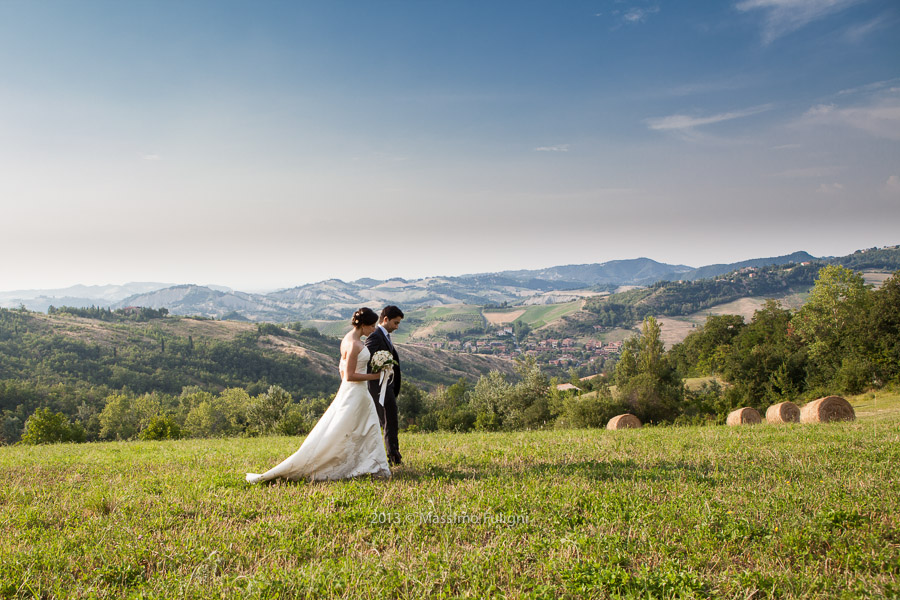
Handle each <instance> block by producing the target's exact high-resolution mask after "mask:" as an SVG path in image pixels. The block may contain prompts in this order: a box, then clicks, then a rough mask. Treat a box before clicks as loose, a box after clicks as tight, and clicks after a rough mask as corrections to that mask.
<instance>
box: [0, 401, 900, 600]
mask: <svg viewBox="0 0 900 600" xmlns="http://www.w3.org/2000/svg"><path fill="white" fill-rule="evenodd" d="M871 400H872V399H871V398H868V397H860V398H858V399H856V401H857V402H858V403H859V404H860V405H862V404H864V403H867V402H870V401H871ZM866 406H868V404H867V405H866ZM898 406H900V400H898V398H897V397H896V394H894V395H893V396H883V397H879V398H878V408H879V412H878V413H877V415H876V414H875V413H874V412H872V411H871V410H870V409H869V408H867V409H866V410H865V411H863V410H860V413H861V416H860V419H859V420H857V421H856V422H853V423H849V424H830V425H816V426H800V425H789V426H768V425H761V426H753V427H744V428H727V427H686V428H648V429H643V430H631V431H618V432H610V431H605V430H577V431H547V432H523V433H495V434H457V435H454V434H409V435H401V439H400V442H401V446H402V448H403V452H404V456H405V459H406V464H405V465H404V466H402V467H400V468H398V469H396V471H395V473H394V477H393V478H392V479H390V480H387V481H381V480H370V479H358V480H352V481H343V482H332V483H318V484H309V483H276V484H272V485H263V486H258V487H250V486H247V485H246V484H245V483H244V481H243V476H244V472H245V471H257V472H258V471H260V470H262V469H265V468H267V467H269V466H272V465H273V464H275V463H276V462H278V461H280V460H281V459H282V458H284V457H285V456H287V455H288V454H290V453H291V452H293V451H294V450H295V449H296V447H297V446H298V444H299V443H300V441H301V440H300V439H299V438H287V437H276V438H264V439H259V438H258V439H224V440H192V441H179V442H152V443H151V442H130V443H105V444H84V445H55V446H45V447H39V448H29V447H7V448H2V449H0V477H2V481H3V484H2V487H0V536H2V543H0V597H4V598H55V597H82V598H87V597H92V598H94V597H96V598H125V597H135V598H138V597H141V598H176V597H177V598H219V597H249V598H295V597H310V598H313V597H315V598H320V597H321V598H421V597H433V598H484V597H504V598H695V597H696V598H706V597H710V598H713V597H714V598H741V599H745V598H838V597H848V598H852V597H897V595H898V594H900V583H898V577H900V475H898V471H897V464H898V462H900V443H898V442H900V412H898V411H897V410H896V408H897V407H898ZM860 408H862V406H860ZM863 413H865V414H863ZM876 418H877V427H876V426H875V425H876Z"/></svg>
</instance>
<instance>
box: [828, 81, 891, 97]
mask: <svg viewBox="0 0 900 600" xmlns="http://www.w3.org/2000/svg"><path fill="white" fill-rule="evenodd" d="M897 84H900V78H894V79H885V80H884V81H876V82H874V83H867V84H866V85H860V86H857V87H853V88H848V89H846V90H841V91H839V92H838V93H837V96H849V95H855V94H870V93H872V92H880V91H881V90H884V89H889V88H891V87H893V86H896V85H897Z"/></svg>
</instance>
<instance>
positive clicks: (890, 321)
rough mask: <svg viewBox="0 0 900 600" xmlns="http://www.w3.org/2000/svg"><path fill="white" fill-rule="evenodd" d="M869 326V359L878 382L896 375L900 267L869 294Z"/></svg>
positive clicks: (898, 364) (899, 359) (899, 343)
mask: <svg viewBox="0 0 900 600" xmlns="http://www.w3.org/2000/svg"><path fill="white" fill-rule="evenodd" d="M869 328H870V331H871V334H872V335H873V336H874V338H875V340H876V342H875V344H874V348H873V355H872V362H873V363H874V368H875V376H876V377H877V378H878V379H879V380H880V381H882V382H888V381H891V380H896V379H897V378H898V377H900V271H896V272H895V273H894V274H893V276H891V277H889V278H888V279H887V280H886V281H885V282H884V284H883V285H882V286H881V288H880V289H878V290H876V291H875V292H873V294H872V318H871V319H870V320H869Z"/></svg>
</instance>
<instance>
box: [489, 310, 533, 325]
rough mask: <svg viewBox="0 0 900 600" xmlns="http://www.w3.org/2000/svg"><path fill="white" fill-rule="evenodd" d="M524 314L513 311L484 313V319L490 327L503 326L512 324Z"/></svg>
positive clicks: (521, 311)
mask: <svg viewBox="0 0 900 600" xmlns="http://www.w3.org/2000/svg"><path fill="white" fill-rule="evenodd" d="M524 314H525V310H524V309H523V310H514V311H512V312H486V313H484V318H485V319H487V322H488V323H490V324H491V325H503V324H504V323H512V322H513V321H515V320H516V319H518V318H519V317H521V316H522V315H524Z"/></svg>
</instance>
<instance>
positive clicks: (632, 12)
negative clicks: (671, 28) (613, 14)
mask: <svg viewBox="0 0 900 600" xmlns="http://www.w3.org/2000/svg"><path fill="white" fill-rule="evenodd" d="M658 12H659V7H658V6H651V7H649V8H636V7H635V8H629V9H628V10H627V11H625V12H624V13H623V14H622V20H623V21H625V22H626V23H643V22H644V21H646V20H647V17H649V16H650V15H655V14H656V13H658Z"/></svg>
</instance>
